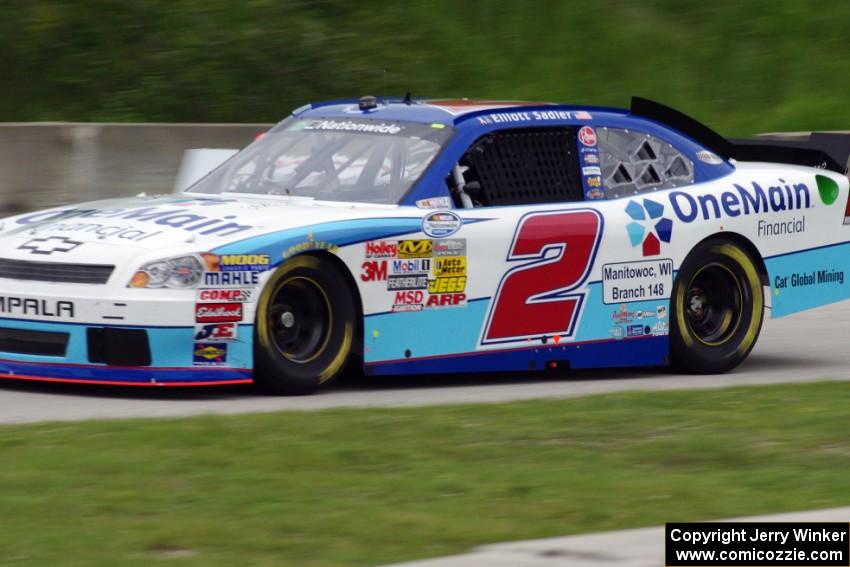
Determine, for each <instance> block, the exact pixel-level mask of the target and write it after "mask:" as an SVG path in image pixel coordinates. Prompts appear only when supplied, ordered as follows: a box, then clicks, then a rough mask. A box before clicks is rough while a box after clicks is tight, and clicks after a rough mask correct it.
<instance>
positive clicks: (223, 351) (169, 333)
mask: <svg viewBox="0 0 850 567" xmlns="http://www.w3.org/2000/svg"><path fill="white" fill-rule="evenodd" d="M195 293H196V291H195V290H177V291H175V290H126V291H125V290H119V292H118V293H116V294H112V295H111V296H110V294H109V292H108V291H107V290H106V289H105V287H104V286H74V285H56V284H47V283H33V282H26V285H24V282H18V281H9V280H4V281H3V283H2V286H0V378H12V379H19V380H43V381H50V382H71V383H92V384H110V385H118V384H120V385H133V386H208V385H225V384H245V383H250V382H252V376H253V372H252V366H253V354H252V350H253V325H252V324H250V323H248V322H250V321H253V313H248V311H252V306H249V305H245V307H246V309H245V312H246V313H245V316H244V318H243V322H242V323H239V324H238V325H237V330H238V333H237V335H236V338H235V339H232V340H227V341H226V342H220V343H218V342H217V343H213V345H214V348H215V350H217V351H218V352H219V356H217V357H205V356H203V354H204V353H203V352H201V353H200V355H199V352H200V351H199V349H202V348H204V347H208V346H211V345H209V344H207V343H199V342H195V340H194V338H195V333H196V328H195V323H194V318H195ZM104 296H106V297H104ZM9 298H14V299H15V300H14V302H12V303H11V305H12V306H14V308H11V307H10V302H9ZM18 300H21V301H18ZM59 301H64V302H70V303H72V304H73V309H70V310H69V309H58V308H56V305H57V302H59ZM25 305H29V306H30V308H29V309H25V308H24V307H22V306H25ZM246 321H248V322H246Z"/></svg>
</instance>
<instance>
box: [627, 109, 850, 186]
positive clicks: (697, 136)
mask: <svg viewBox="0 0 850 567" xmlns="http://www.w3.org/2000/svg"><path fill="white" fill-rule="evenodd" d="M630 112H631V113H632V114H635V115H637V116H643V117H645V118H649V119H651V120H655V121H657V122H661V123H664V124H667V125H668V126H670V127H672V128H675V129H676V130H678V131H679V132H681V133H683V134H685V135H686V136H689V137H691V138H692V139H694V140H695V141H696V142H698V143H699V144H700V145H702V146H704V147H705V148H707V149H709V150H711V151H712V152H714V153H715V154H717V155H718V156H720V157H722V158H723V159H727V160H728V159H735V160H738V161H765V162H770V163H787V164H794V165H805V166H809V167H817V168H820V169H829V170H831V171H836V172H838V173H846V172H847V170H848V158H850V134H839V133H834V132H813V133H811V134H800V135H799V136H798V135H794V136H793V137H791V136H778V135H773V136H772V135H767V136H763V137H760V138H757V139H751V140H729V139H726V138H724V137H723V136H721V135H720V134H718V133H717V132H715V131H714V130H712V129H711V128H709V127H708V126H706V125H705V124H702V123H700V122H697V121H696V120H694V119H693V118H691V117H690V116H687V115H686V114H683V113H681V112H679V111H678V110H675V109H673V108H670V107H669V106H664V105H663V104H660V103H658V102H654V101H651V100H648V99H645V98H640V97H632V104H631V108H630Z"/></svg>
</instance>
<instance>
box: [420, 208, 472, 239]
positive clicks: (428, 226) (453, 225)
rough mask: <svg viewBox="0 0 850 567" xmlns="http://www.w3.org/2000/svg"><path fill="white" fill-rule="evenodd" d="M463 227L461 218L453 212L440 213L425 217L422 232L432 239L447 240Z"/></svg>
mask: <svg viewBox="0 0 850 567" xmlns="http://www.w3.org/2000/svg"><path fill="white" fill-rule="evenodd" d="M462 225H463V221H462V220H461V218H460V217H459V216H457V215H456V214H455V213H453V212H451V211H438V212H434V213H429V214H427V215H425V218H424V219H422V232H424V233H425V234H427V235H428V236H430V237H431V238H446V237H447V236H451V235H452V234H454V233H456V232H457V231H458V230H459V229H460V227H461V226H462Z"/></svg>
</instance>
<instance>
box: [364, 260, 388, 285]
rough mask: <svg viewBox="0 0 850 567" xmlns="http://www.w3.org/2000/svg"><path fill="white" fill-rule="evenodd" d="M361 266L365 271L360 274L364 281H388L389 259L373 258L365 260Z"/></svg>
mask: <svg viewBox="0 0 850 567" xmlns="http://www.w3.org/2000/svg"><path fill="white" fill-rule="evenodd" d="M360 268H361V269H362V270H363V272H362V273H361V274H360V280H361V281H364V282H377V281H386V279H387V261H386V260H371V261H368V262H363V264H361V266H360Z"/></svg>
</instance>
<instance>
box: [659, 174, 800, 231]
mask: <svg viewBox="0 0 850 567" xmlns="http://www.w3.org/2000/svg"><path fill="white" fill-rule="evenodd" d="M779 182H780V183H782V185H772V186H770V187H768V188H767V189H765V188H763V187H762V186H761V185H759V184H758V183H756V182H755V181H753V182H751V183H750V185H751V186H752V187H744V186H743V185H738V184H737V183H735V184H733V187H734V190H729V191H723V192H722V193H720V194H719V195H716V194H704V195H693V194H691V193H687V192H685V191H672V192H671V193H670V205H671V206H672V207H673V212H674V213H675V215H676V216H677V217H678V218H679V220H680V221H682V222H685V223H689V222H693V221H695V220H697V219H698V218H699V219H702V220H709V219H720V218H723V217H737V216H741V215H758V214H763V213H770V212H773V213H777V212H780V211H796V210H801V209H810V208H812V197H811V191H810V190H809V187H808V186H807V185H806V184H805V183H795V184H794V185H790V184H788V183H786V182H785V181H784V180H782V179H780V180H779Z"/></svg>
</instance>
